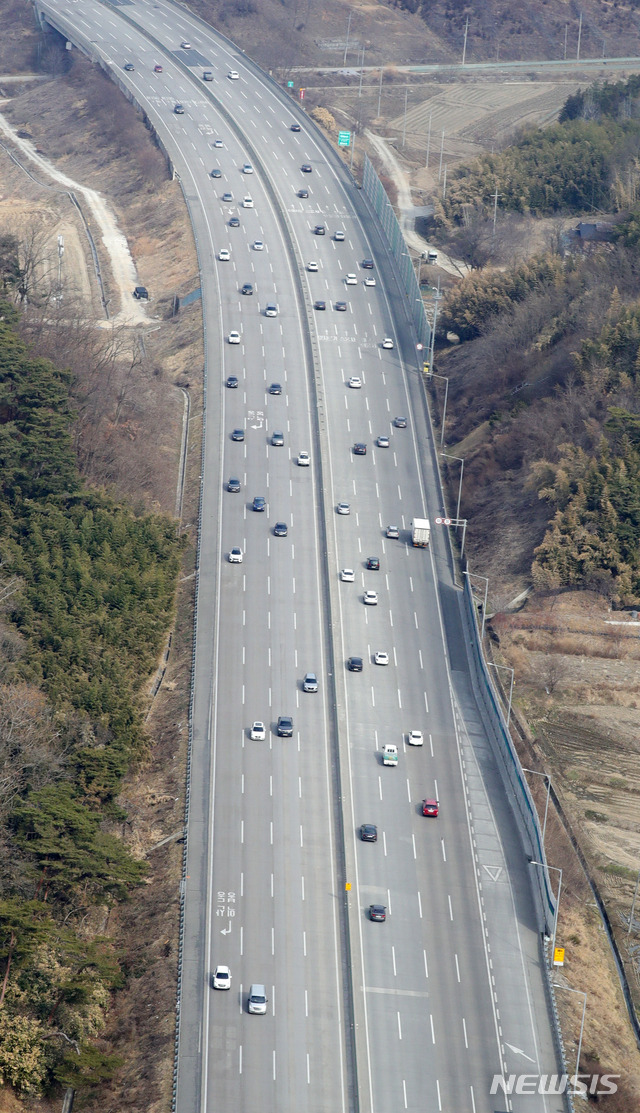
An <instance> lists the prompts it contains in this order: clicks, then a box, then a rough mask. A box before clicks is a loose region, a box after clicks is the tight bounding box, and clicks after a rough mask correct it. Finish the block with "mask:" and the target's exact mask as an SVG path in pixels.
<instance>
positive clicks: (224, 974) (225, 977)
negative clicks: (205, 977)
mask: <svg viewBox="0 0 640 1113" xmlns="http://www.w3.org/2000/svg"><path fill="white" fill-rule="evenodd" d="M213 988H214V989H231V971H230V969H229V967H228V966H216V968H215V970H214V971H213Z"/></svg>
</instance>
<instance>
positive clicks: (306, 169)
mask: <svg viewBox="0 0 640 1113" xmlns="http://www.w3.org/2000/svg"><path fill="white" fill-rule="evenodd" d="M300 169H301V170H302V173H303V174H311V172H312V169H313V167H312V166H310V165H309V163H308V162H303V163H302V166H301V167H300Z"/></svg>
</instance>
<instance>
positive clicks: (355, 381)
mask: <svg viewBox="0 0 640 1113" xmlns="http://www.w3.org/2000/svg"><path fill="white" fill-rule="evenodd" d="M347 386H350V387H351V389H352V390H360V388H361V386H362V379H361V378H360V376H359V375H352V376H351V377H350V379H349V381H348V383H347Z"/></svg>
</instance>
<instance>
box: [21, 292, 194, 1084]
mask: <svg viewBox="0 0 640 1113" xmlns="http://www.w3.org/2000/svg"><path fill="white" fill-rule="evenodd" d="M0 311H1V319H0V559H1V566H0V599H1V600H2V615H1V617H0V840H1V848H2V853H1V855H0V861H1V863H2V864H1V866H0V938H1V939H2V948H1V951H0V954H1V959H0V962H1V966H0V978H3V979H4V980H3V981H2V986H1V989H0V1004H1V1005H2V1008H0V1078H2V1080H3V1082H4V1083H5V1084H7V1085H10V1086H13V1087H15V1088H16V1090H18V1091H19V1092H21V1093H38V1092H41V1091H43V1090H44V1091H47V1090H50V1089H51V1087H52V1086H55V1084H56V1083H57V1082H63V1083H67V1084H72V1085H74V1086H77V1087H78V1088H79V1089H80V1091H82V1090H86V1089H88V1088H91V1087H92V1086H93V1085H95V1084H98V1083H100V1081H101V1080H102V1079H104V1078H105V1077H108V1076H109V1075H110V1073H112V1071H113V1070H114V1068H115V1067H116V1066H117V1059H116V1058H115V1057H114V1056H113V1055H112V1054H111V1052H110V1049H109V1047H108V1046H106V1045H105V1044H104V1043H103V1042H97V1041H96V1037H97V1036H99V1034H100V1032H101V1030H102V1028H103V1026H104V1015H105V1009H106V1006H107V1004H108V1002H109V998H110V994H111V992H112V991H113V990H114V989H116V988H117V987H118V986H119V985H121V984H122V983H123V972H122V970H121V966H120V962H119V956H118V954H117V953H116V950H115V947H114V945H113V943H112V941H111V940H110V939H109V937H108V933H105V928H104V925H105V923H106V921H107V913H108V910H109V908H110V907H111V906H112V905H113V903H114V902H117V901H122V900H126V899H127V894H128V893H129V892H130V891H131V889H132V887H134V886H136V885H139V884H140V883H141V882H142V881H143V880H144V877H145V866H144V864H143V863H142V862H140V861H138V860H136V858H135V857H133V856H132V854H131V853H130V852H129V850H128V849H127V846H126V845H125V843H124V842H123V840H122V839H121V838H120V837H119V834H117V833H116V821H120V822H118V828H117V831H118V832H120V831H121V828H122V824H121V821H122V819H123V818H124V815H123V812H122V810H121V809H120V808H119V806H118V803H117V797H118V792H119V789H120V787H121V784H122V780H123V777H124V776H125V774H126V773H127V771H128V770H129V769H131V767H132V765H133V764H134V763H136V762H138V761H139V760H140V759H141V757H142V756H143V755H144V752H145V747H146V745H147V741H146V738H145V732H144V728H143V721H142V703H141V697H140V693H141V688H142V686H143V684H144V683H145V681H146V679H147V677H148V675H149V673H150V672H151V671H152V669H153V667H154V665H155V662H156V661H157V659H158V655H159V653H160V650H161V647H162V643H163V639H164V636H165V633H166V630H167V628H168V626H169V624H170V621H171V615H172V610H173V600H174V593H175V585H176V578H177V572H178V567H179V561H180V553H181V548H182V546H181V544H180V542H179V540H178V539H177V536H176V530H175V526H174V524H173V523H172V522H171V521H169V520H168V519H165V518H162V517H160V516H153V515H139V516H138V515H136V514H134V513H133V512H132V511H131V510H129V509H128V508H126V507H124V506H121V505H118V504H117V503H116V502H115V501H114V500H113V499H111V498H110V497H108V496H107V495H105V494H103V493H100V492H98V491H95V490H90V489H89V488H88V487H87V486H86V485H85V483H84V482H83V480H82V479H81V477H80V474H79V472H78V468H77V465H76V458H75V451H74V446H73V441H72V423H73V419H74V414H73V409H72V404H71V402H70V397H71V395H70V388H71V381H70V375H69V374H68V373H66V372H64V371H62V370H60V369H58V368H56V367H55V366H54V365H53V364H52V363H50V362H49V361H47V360H44V359H38V358H34V357H33V356H32V355H31V353H30V352H29V350H28V348H27V347H26V345H25V343H24V342H23V341H22V340H21V339H20V338H19V337H18V334H17V331H16V327H15V326H16V323H17V316H16V312H15V310H14V309H13V308H12V307H11V305H10V304H9V303H8V302H7V301H5V302H3V303H2V304H1V306H0Z"/></svg>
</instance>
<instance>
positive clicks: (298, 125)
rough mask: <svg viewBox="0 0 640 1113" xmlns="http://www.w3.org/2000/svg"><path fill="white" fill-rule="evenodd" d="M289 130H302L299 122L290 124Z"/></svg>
mask: <svg viewBox="0 0 640 1113" xmlns="http://www.w3.org/2000/svg"><path fill="white" fill-rule="evenodd" d="M290 130H291V131H302V128H301V127H300V124H292V125H291V129H290Z"/></svg>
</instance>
